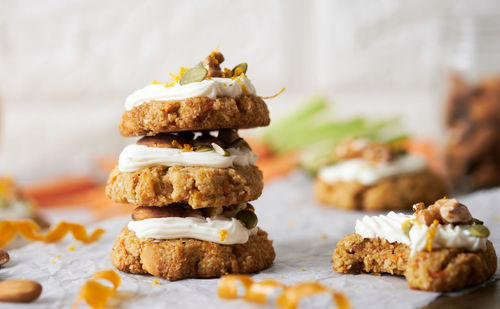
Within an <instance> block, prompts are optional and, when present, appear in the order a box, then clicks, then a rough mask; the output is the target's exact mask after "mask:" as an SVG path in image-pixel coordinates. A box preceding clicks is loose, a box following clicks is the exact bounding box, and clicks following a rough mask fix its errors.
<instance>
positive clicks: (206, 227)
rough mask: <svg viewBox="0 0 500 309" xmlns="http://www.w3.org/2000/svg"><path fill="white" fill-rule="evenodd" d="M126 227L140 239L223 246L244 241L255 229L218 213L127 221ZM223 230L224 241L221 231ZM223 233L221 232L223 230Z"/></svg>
mask: <svg viewBox="0 0 500 309" xmlns="http://www.w3.org/2000/svg"><path fill="white" fill-rule="evenodd" d="M128 229H129V230H131V231H134V232H135V234H136V235H137V237H139V238H154V239H177V238H194V239H199V240H204V241H211V242H215V243H218V244H223V245H232V244H244V243H246V242H247V241H248V237H250V235H252V234H253V233H255V232H256V231H257V228H254V229H252V230H249V229H247V228H246V227H245V226H244V225H243V224H242V223H241V222H240V221H239V220H237V219H235V218H231V219H229V218H226V217H222V216H217V217H213V218H204V217H186V218H179V217H168V218H153V219H145V220H140V221H130V222H129V223H128ZM222 230H225V231H226V232H227V233H225V238H224V240H221V239H222V238H221V231H222ZM223 233H224V232H223Z"/></svg>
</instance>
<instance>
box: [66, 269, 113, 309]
mask: <svg viewBox="0 0 500 309" xmlns="http://www.w3.org/2000/svg"><path fill="white" fill-rule="evenodd" d="M98 280H107V281H109V282H110V283H111V284H112V285H113V286H112V287H110V286H106V285H104V284H102V283H100V282H99V281H98ZM120 284H121V278H120V276H119V275H118V274H117V273H116V272H115V271H113V270H103V271H98V272H96V273H94V274H93V275H92V279H89V280H87V281H86V282H85V283H84V284H83V285H82V287H81V288H80V294H79V295H78V298H77V299H76V300H75V302H74V303H73V306H72V308H77V307H78V305H79V304H80V302H81V300H82V299H83V300H85V302H86V303H87V304H88V305H89V306H90V307H92V308H106V304H107V303H108V299H109V298H110V297H111V296H113V294H115V292H116V290H117V289H118V287H119V286H120Z"/></svg>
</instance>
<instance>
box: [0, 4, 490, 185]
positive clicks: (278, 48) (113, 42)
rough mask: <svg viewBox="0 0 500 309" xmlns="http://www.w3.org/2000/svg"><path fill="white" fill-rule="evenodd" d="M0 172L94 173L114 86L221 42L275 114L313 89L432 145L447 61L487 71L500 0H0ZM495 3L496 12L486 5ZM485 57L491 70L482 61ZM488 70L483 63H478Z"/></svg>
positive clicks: (117, 140)
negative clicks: (398, 122) (394, 120)
mask: <svg viewBox="0 0 500 309" xmlns="http://www.w3.org/2000/svg"><path fill="white" fill-rule="evenodd" d="M0 8H1V9H0V100H1V121H0V123H1V129H0V174H10V175H12V176H14V177H15V178H16V179H17V180H18V181H19V182H22V183H30V182H37V181H40V180H42V179H46V178H50V177H56V176H60V175H68V174H79V173H93V172H94V171H95V169H96V167H95V166H96V160H98V158H102V157H107V156H115V155H117V154H118V153H119V152H120V151H121V149H122V148H123V146H124V145H126V144H129V143H131V142H132V140H131V139H126V138H122V137H120V136H119V133H118V130H117V125H118V121H119V118H120V116H121V114H122V112H123V110H124V107H123V104H124V100H125V98H126V96H127V95H128V94H130V93H131V92H133V91H134V90H136V89H138V88H142V87H143V86H145V85H147V84H149V83H150V82H151V81H152V80H153V79H157V80H164V81H168V80H169V79H170V78H169V74H168V73H169V72H177V70H178V68H179V66H189V65H193V64H195V63H197V62H198V61H200V60H201V59H203V58H204V57H205V56H206V55H207V54H208V53H209V52H210V51H211V50H213V49H215V48H216V47H217V46H220V50H221V51H222V52H223V53H224V55H225V57H226V62H225V63H224V64H225V65H227V66H228V67H232V65H234V64H237V63H240V62H243V61H246V62H248V63H249V70H248V73H247V74H248V76H249V78H250V79H251V80H252V82H253V83H254V85H255V86H256V89H257V93H258V94H259V95H262V96H268V95H272V94H274V93H276V92H277V91H278V90H279V89H281V88H282V87H286V91H285V92H284V93H283V94H282V95H281V96H279V97H278V98H276V99H272V100H268V105H269V108H270V110H271V118H272V119H273V120H278V119H280V117H283V115H285V114H286V113H287V112H289V111H291V110H293V109H295V108H297V106H298V105H300V104H303V103H304V102H306V101H307V99H308V98H310V97H311V96H315V95H321V96H325V97H326V98H328V99H329V101H330V102H333V104H334V107H333V109H332V111H331V112H332V113H335V114H336V117H339V118H342V117H351V116H353V115H364V116H368V117H373V118H388V117H394V116H398V117H401V119H402V122H403V124H404V126H405V127H406V128H407V130H408V132H410V133H412V134H414V135H416V136H421V137H423V138H426V139H429V140H432V141H433V142H435V143H436V144H437V145H438V146H440V145H441V144H443V143H444V142H443V139H444V138H445V137H446V135H445V129H444V127H445V122H444V106H445V101H446V98H447V96H448V90H447V89H448V88H447V87H448V85H449V82H448V81H449V76H450V72H452V71H453V72H456V71H458V72H462V74H461V78H463V79H472V80H473V82H474V81H477V80H479V79H480V78H481V77H482V76H484V75H485V74H490V73H498V72H499V69H500V66H499V63H500V60H498V59H497V58H498V55H499V54H500V43H499V37H500V22H498V19H500V13H499V12H500V10H499V9H500V2H498V1H495V0H484V1H452V0H446V1H432V0H421V1H398V0H387V1H376V2H374V1H321V0H317V1H312V0H310V1H235V0H227V1H159V0H158V1H124V0H120V1H95V0H91V1H74V0H71V1H68V0H49V1H18V0H0ZM495 14H496V15H495ZM495 70H496V72H495ZM490 71H493V72H490Z"/></svg>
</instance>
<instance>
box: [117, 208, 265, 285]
mask: <svg viewBox="0 0 500 309" xmlns="http://www.w3.org/2000/svg"><path fill="white" fill-rule="evenodd" d="M132 218H133V221H130V222H129V224H128V225H127V227H125V228H123V230H122V231H121V233H120V234H119V235H118V238H117V240H116V242H115V245H114V247H113V250H112V252H111V260H112V262H113V264H114V265H115V266H116V267H117V268H118V269H120V270H122V271H127V272H130V273H135V274H148V273H149V274H152V275H155V276H157V277H161V278H165V279H167V280H170V281H174V280H179V279H183V278H212V277H220V276H222V275H225V274H229V273H253V272H257V271H259V270H262V269H265V268H267V267H269V266H270V265H271V264H272V262H273V260H274V257H275V253H274V249H273V247H272V241H270V240H269V239H268V238H267V233H266V232H264V231H262V230H261V229H259V228H258V227H257V216H256V215H255V213H254V210H253V207H252V206H251V205H250V204H247V203H244V204H240V205H234V206H227V207H218V208H203V209H201V210H200V209H198V210H194V209H192V208H191V207H189V205H187V204H175V205H170V206H168V207H138V208H137V209H136V210H135V211H134V213H133V215H132Z"/></svg>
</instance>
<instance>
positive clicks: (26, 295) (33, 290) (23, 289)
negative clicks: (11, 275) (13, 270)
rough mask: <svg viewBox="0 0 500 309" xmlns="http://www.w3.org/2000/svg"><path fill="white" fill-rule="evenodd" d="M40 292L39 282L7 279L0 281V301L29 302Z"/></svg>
mask: <svg viewBox="0 0 500 309" xmlns="http://www.w3.org/2000/svg"><path fill="white" fill-rule="evenodd" d="M41 293H42V286H41V285H40V283H38V282H36V281H31V280H7V281H2V282H0V302H11V303H29V302H32V301H34V300H36V299H37V298H38V297H39V296H40V294H41Z"/></svg>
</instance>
